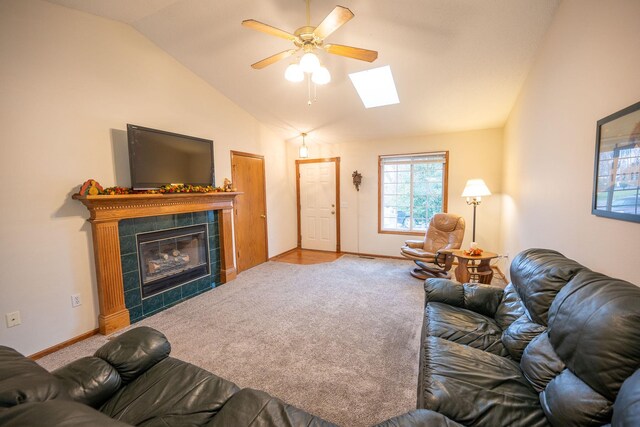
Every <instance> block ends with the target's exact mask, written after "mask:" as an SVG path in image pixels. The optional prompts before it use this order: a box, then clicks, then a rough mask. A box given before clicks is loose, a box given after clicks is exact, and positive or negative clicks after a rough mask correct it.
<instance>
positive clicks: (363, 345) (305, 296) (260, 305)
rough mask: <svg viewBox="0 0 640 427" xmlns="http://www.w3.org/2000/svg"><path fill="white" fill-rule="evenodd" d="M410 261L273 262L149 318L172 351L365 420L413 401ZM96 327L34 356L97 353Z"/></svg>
mask: <svg viewBox="0 0 640 427" xmlns="http://www.w3.org/2000/svg"><path fill="white" fill-rule="evenodd" d="M411 266H412V263H411V262H409V261H401V260H391V259H363V258H358V257H356V256H350V255H346V256H343V257H342V258H340V259H339V260H337V261H335V262H332V263H326V264H316V265H294V264H286V263H278V262H267V263H265V264H262V265H260V266H257V267H254V268H253V269H251V270H248V271H245V272H243V273H242V274H240V275H239V276H238V278H237V279H236V280H235V281H233V282H231V283H229V284H227V285H224V286H220V287H218V288H216V289H214V290H212V291H210V292H207V293H205V294H203V295H201V296H198V297H196V298H193V299H191V300H188V301H186V302H183V303H181V304H179V305H177V306H175V307H172V308H170V309H168V310H166V311H163V312H161V313H159V314H157V315H155V316H152V317H150V318H148V319H145V320H143V321H141V322H139V323H137V324H136V325H132V327H135V326H137V325H147V326H151V327H153V328H156V329H158V330H160V331H161V332H163V333H164V334H165V335H166V336H167V338H168V339H169V341H170V342H171V345H172V352H171V355H172V356H174V357H177V358H179V359H182V360H185V361H188V362H191V363H193V364H195V365H198V366H200V367H202V368H204V369H207V370H209V371H211V372H213V373H215V374H217V375H219V376H221V377H223V378H226V379H228V380H231V381H233V382H235V383H236V384H238V386H240V387H252V388H257V389H260V390H264V391H267V392H268V393H271V394H272V395H274V396H276V397H279V398H280V399H283V400H284V401H286V402H287V403H290V404H292V405H295V406H298V407H300V408H302V409H304V410H306V411H309V412H311V413H313V414H316V415H318V416H320V417H322V418H324V419H326V420H328V421H331V422H334V423H337V424H340V425H343V426H366V425H371V424H375V423H377V422H380V421H382V420H384V419H387V418H389V417H391V416H394V415H398V414H401V413H403V412H406V411H408V410H411V409H414V408H415V405H416V386H417V372H418V350H419V334H420V328H421V324H422V314H421V313H422V308H423V304H424V291H423V284H422V281H420V280H416V279H414V278H412V277H411V276H410V275H409V274H408V270H409V269H410V267H411ZM106 339H107V338H105V337H104V336H94V337H91V338H89V339H87V340H85V341H82V342H80V343H77V344H75V345H73V346H70V347H67V348H65V349H62V350H60V351H58V352H56V353H53V354H51V355H49V356H47V357H44V358H42V359H40V360H39V361H38V362H39V363H40V364H41V365H43V366H44V367H45V368H47V369H50V370H51V369H55V368H57V367H59V366H62V365H63V364H65V363H68V362H70V361H72V360H75V359H77V358H78V357H82V356H86V355H90V354H92V353H93V352H94V351H95V349H96V348H98V347H99V346H100V345H102V344H103V343H104V342H106Z"/></svg>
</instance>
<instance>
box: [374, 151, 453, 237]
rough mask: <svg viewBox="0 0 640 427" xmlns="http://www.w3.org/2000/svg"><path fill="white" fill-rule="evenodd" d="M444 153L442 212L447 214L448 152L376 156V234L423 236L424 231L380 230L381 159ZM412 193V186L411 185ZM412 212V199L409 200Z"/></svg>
mask: <svg viewBox="0 0 640 427" xmlns="http://www.w3.org/2000/svg"><path fill="white" fill-rule="evenodd" d="M439 153H444V171H443V174H444V177H443V180H442V211H443V212H445V213H446V212H447V210H448V202H449V150H445V151H441V150H439V151H426V152H425V151H423V152H419V153H400V154H381V155H378V234H398V235H406V236H424V233H425V232H424V231H399V230H383V229H382V159H383V158H385V157H394V156H398V157H400V156H420V155H432V154H439ZM411 191H413V185H411ZM411 203H412V211H413V197H412V198H411Z"/></svg>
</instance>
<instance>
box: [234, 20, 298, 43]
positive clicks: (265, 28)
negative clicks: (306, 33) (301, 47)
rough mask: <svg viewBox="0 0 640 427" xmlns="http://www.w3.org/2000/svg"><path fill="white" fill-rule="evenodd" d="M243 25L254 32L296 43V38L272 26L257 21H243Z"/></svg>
mask: <svg viewBox="0 0 640 427" xmlns="http://www.w3.org/2000/svg"><path fill="white" fill-rule="evenodd" d="M242 25H243V26H245V27H247V28H251V29H252V30H257V31H262V32H263V33H267V34H270V35H272V36H276V37H282V38H283V39H287V40H291V41H294V40H295V39H296V36H295V35H293V34H291V33H288V32H286V31H284V30H281V29H280V28H276V27H272V26H271V25H267V24H263V23H262V22H259V21H256V20H255V19H247V20H244V21H242Z"/></svg>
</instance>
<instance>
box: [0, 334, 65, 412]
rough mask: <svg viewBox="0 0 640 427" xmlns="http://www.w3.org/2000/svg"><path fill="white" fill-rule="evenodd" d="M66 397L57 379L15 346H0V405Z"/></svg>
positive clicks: (1, 406)
mask: <svg viewBox="0 0 640 427" xmlns="http://www.w3.org/2000/svg"><path fill="white" fill-rule="evenodd" d="M56 397H66V393H64V389H63V387H62V384H61V382H60V380H58V379H57V378H56V377H54V376H53V375H52V374H50V373H49V372H47V370H46V369H44V368H43V367H41V366H40V365H38V364H37V363H36V362H34V361H33V360H31V359H29V358H27V357H25V356H23V355H22V354H20V353H19V352H17V351H16V350H14V349H12V348H10V347H5V346H0V408H7V407H11V406H15V405H18V404H21V403H27V402H42V401H44V400H48V399H53V398H56Z"/></svg>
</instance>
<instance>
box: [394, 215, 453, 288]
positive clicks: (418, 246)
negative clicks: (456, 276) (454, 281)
mask: <svg viewBox="0 0 640 427" xmlns="http://www.w3.org/2000/svg"><path fill="white" fill-rule="evenodd" d="M463 238H464V218H462V217H461V216H460V215H456V214H450V213H437V214H435V215H434V216H433V218H431V220H430V221H429V224H427V231H426V233H425V235H424V239H422V240H407V241H406V242H405V245H404V246H403V247H402V248H401V249H400V253H401V254H402V255H403V256H405V257H407V258H409V259H412V260H413V261H414V262H415V263H416V265H417V266H418V267H416V268H414V269H413V270H412V271H411V275H412V276H413V277H417V278H418V279H426V278H427V277H446V278H450V277H451V275H450V274H449V270H451V265H452V264H453V258H454V256H453V255H452V253H451V252H452V251H453V250H455V249H460V246H462V239H463Z"/></svg>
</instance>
